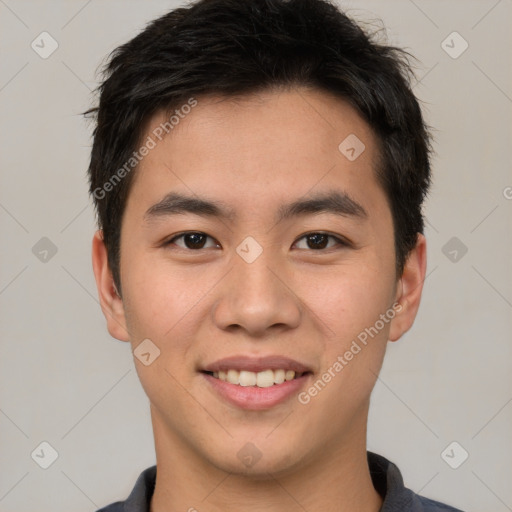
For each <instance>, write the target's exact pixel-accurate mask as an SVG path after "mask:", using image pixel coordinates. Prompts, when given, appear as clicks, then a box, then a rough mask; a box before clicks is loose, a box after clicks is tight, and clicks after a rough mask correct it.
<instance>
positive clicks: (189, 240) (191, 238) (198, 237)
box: [164, 231, 219, 250]
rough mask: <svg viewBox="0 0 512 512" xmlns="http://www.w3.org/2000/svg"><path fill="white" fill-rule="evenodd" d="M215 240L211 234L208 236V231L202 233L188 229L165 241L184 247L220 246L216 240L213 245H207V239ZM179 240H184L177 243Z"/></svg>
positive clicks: (167, 243) (166, 243) (203, 247)
mask: <svg viewBox="0 0 512 512" xmlns="http://www.w3.org/2000/svg"><path fill="white" fill-rule="evenodd" d="M208 238H209V239H210V240H214V239H213V238H212V237H211V236H208V235H207V234H206V233H201V232H200V231H188V232H186V233H181V234H180V235H176V236H175V237H173V238H171V239H170V240H167V242H165V244H164V245H165V246H167V245H171V244H175V245H177V246H178V247H181V248H182V249H192V250H197V249H205V248H209V247H219V244H218V243H216V242H214V243H213V245H210V246H207V245H206V241H207V239H208ZM177 240H182V243H177Z"/></svg>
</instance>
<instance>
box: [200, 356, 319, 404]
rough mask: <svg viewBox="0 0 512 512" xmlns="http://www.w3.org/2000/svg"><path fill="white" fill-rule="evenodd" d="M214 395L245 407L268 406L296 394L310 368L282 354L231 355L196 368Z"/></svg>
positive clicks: (311, 373) (302, 385) (310, 374)
mask: <svg viewBox="0 0 512 512" xmlns="http://www.w3.org/2000/svg"><path fill="white" fill-rule="evenodd" d="M200 374H202V375H203V377H204V378H205V379H206V382H207V383H208V384H209V386H210V388H209V389H210V390H212V391H213V393H214V395H215V396H216V397H217V398H220V399H221V400H222V401H224V402H227V403H228V404H230V405H232V406H233V405H234V406H235V407H237V408H242V409H247V410H256V411H257V410H263V409H270V408H272V407H274V406H276V405H278V404H281V403H284V402H286V401H287V400H289V399H290V398H291V397H292V396H294V395H296V394H297V393H299V392H300V391H301V390H302V389H303V388H304V387H305V386H306V384H307V382H308V381H309V378H310V377H311V376H312V375H313V371H312V369H311V368H309V367H307V366H305V365H304V364H302V363H299V362H298V361H295V360H292V359H289V358H286V357H282V356H269V357H256V358H255V357H247V356H235V357H230V358H225V359H222V360H219V361H217V362H215V363H212V364H211V365H208V366H206V367H204V368H202V369H200Z"/></svg>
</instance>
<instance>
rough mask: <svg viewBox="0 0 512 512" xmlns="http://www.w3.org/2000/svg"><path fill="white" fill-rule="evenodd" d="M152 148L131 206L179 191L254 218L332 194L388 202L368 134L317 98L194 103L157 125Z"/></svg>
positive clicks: (293, 94)
mask: <svg viewBox="0 0 512 512" xmlns="http://www.w3.org/2000/svg"><path fill="white" fill-rule="evenodd" d="M186 105H194V106H193V107H189V106H187V107H186V108H185V106H186ZM149 139H151V141H153V142H154V147H153V148H152V149H151V150H150V151H149V152H148V154H147V156H145V157H144V158H143V159H142V161H141V162H140V164H139V167H138V168H137V170H136V171H135V175H134V180H133V183H132V191H131V192H130V196H129V200H130V197H135V198H136V199H137V200H140V201H142V202H144V203H149V202H153V203H154V202H155V200H157V199H159V198H161V197H163V196H164V195H165V194H166V193H167V192H169V190H171V189H176V190H179V191H182V192H184V193H187V194H188V195H200V196H204V195H205V192H207V195H210V196H213V197H217V198H220V199H223V200H224V199H225V200H226V201H225V202H227V203H229V204H232V205H234V207H235V209H236V205H238V206H239V207H241V208H242V207H243V208H245V209H252V211H253V212H254V211H255V210H257V209H258V208H260V209H261V208H265V205H266V203H268V201H271V200H272V199H275V200H276V201H282V200H284V198H285V196H287V197H288V198H289V199H292V198H294V197H298V196H304V195H307V194H308V191H313V192H314V191H320V190H322V191H326V190H329V189H332V188H342V189H343V190H345V191H347V192H348V193H349V195H351V192H352V193H355V194H363V195H364V192H365V191H366V193H367V195H369V196H372V194H373V196H374V197H373V200H375V199H376V197H375V193H378V192H379V191H380V195H381V197H380V200H382V199H385V198H383V196H382V191H381V190H380V187H379V186H378V184H377V181H376V178H375V172H374V169H375V167H376V165H377V161H378V153H377V146H376V141H375V136H374V134H373V133H372V131H371V129H370V127H369V126H368V125H367V123H366V122H365V121H364V120H363V119H362V118H361V117H360V116H359V115H358V113H357V112H356V111H355V109H354V108H352V107H351V106H350V105H349V104H348V103H346V102H345V101H343V100H341V99H339V98H335V97H333V96H332V95H329V94H326V93H324V92H321V91H318V90H304V89H297V90H290V91H280V92H264V93H258V94H254V95H251V96H243V97H236V98H234V97H220V96H208V97H197V98H194V99H193V102H191V101H190V100H189V101H185V102H184V103H183V104H182V105H181V106H180V105H178V106H176V107H175V109H174V111H173V112H171V113H165V112H163V111H161V112H158V113H157V114H156V115H155V116H153V118H152V119H151V120H150V121H149V122H148V124H147V126H146V129H145V131H144V134H143V136H142V138H141V140H142V142H144V141H148V140H149ZM152 145H153V144H152ZM378 189H379V190H378ZM352 195H353V194H352Z"/></svg>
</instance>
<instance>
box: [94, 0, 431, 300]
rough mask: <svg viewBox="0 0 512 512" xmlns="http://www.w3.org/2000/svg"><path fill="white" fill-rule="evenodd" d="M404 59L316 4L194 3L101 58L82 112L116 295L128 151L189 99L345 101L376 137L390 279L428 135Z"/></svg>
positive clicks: (404, 251) (409, 229) (408, 241)
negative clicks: (154, 121) (92, 103)
mask: <svg viewBox="0 0 512 512" xmlns="http://www.w3.org/2000/svg"><path fill="white" fill-rule="evenodd" d="M409 57H412V56H411V55H410V54H409V53H408V52H406V51H405V50H404V49H401V48H397V47H393V46H389V45H386V44H382V43H379V42H377V41H375V40H374V35H371V34H368V33H367V32H366V31H365V30H364V29H363V28H362V27H361V26H360V25H358V24H357V23H356V22H355V21H353V20H352V19H351V18H350V17H348V16H347V15H346V14H344V13H343V12H341V11H340V9H339V8H338V7H337V6H336V5H335V4H333V3H330V2H329V1H327V0H199V1H197V2H194V3H192V4H188V5H187V7H180V8H177V9H174V10H172V11H170V12H168V13H167V14H165V15H163V16H161V17H159V18H158V19H155V20H153V21H152V22H150V23H149V24H148V25H147V26H146V28H145V29H144V30H143V31H142V32H140V33H139V34H138V35H137V36H136V37H134V38H133V39H131V40H130V41H128V42H127V43H125V44H123V45H122V46H119V47H118V48H116V49H115V50H113V51H112V52H111V54H110V55H109V59H108V61H107V62H106V64H105V65H104V68H103V81H102V82H101V83H100V85H99V86H98V88H97V93H98V94H99V103H98V106H97V107H94V108H91V109H89V110H88V111H87V112H85V113H84V114H85V115H86V116H87V115H90V114H92V115H93V116H94V117H95V121H96V124H95V128H94V133H93V139H94V140H93V145H92V151H91V160H90V165H89V168H88V177H89V184H90V187H89V192H90V194H91V195H92V197H93V201H94V205H95V209H96V213H97V221H98V226H99V228H100V229H102V230H103V237H104V241H105V245H106V247H107V252H108V261H109V265H110V268H111V271H112V276H113V280H114V284H115V286H116V288H117V290H118V291H119V293H121V282H120V233H121V222H122V217H123V212H124V208H125V205H126V201H127V197H128V193H129V191H130V186H131V183H132V179H133V174H134V172H133V171H132V172H130V171H131V168H133V170H135V169H136V164H137V162H136V161H135V160H134V159H133V155H134V151H136V149H137V147H139V145H140V144H141V139H142V137H143V136H144V129H145V127H146V125H147V123H148V122H149V120H150V119H151V118H152V117H153V115H155V114H157V113H158V112H162V111H165V112H167V113H170V112H172V110H173V109H175V108H176V107H179V106H180V105H184V104H187V103H190V100H191V98H199V97H201V96H206V95H212V94H213V95H221V96H226V97H230V96H233V97H234V96H243V95H249V94H252V93H258V92H262V91H268V90H270V91H272V90H282V89H288V88H289V89H291V88H293V87H297V86H299V87H306V88H313V89H316V90H320V91H325V92H327V93H330V94H334V95H335V96H337V97H339V98H340V99H342V100H345V101H346V102H347V103H348V104H350V105H351V106H352V107H354V108H355V109H356V110H357V112H358V113H359V115H361V116H362V118H363V119H364V120H365V121H366V122H367V123H368V124H369V126H370V128H371V129H372V131H373V133H374V134H375V135H376V139H377V141H378V149H379V163H378V165H377V169H375V171H376V176H377V179H378V181H379V183H380V184H381V186H382V187H383V190H384V191H385V193H386V197H387V199H388V202H389V206H390V210H391V213H392V216H393V226H394V235H395V252H396V270H397V274H398V275H401V274H402V271H403V267H404V264H405V261H406V258H407V255H408V254H409V252H410V251H411V249H412V248H413V247H414V246H415V244H416V241H417V235H418V233H423V226H424V225H423V215H422V211H421V209H422V204H423V201H424V198H425V196H426V194H427V191H428V188H429V186H430V153H431V144H430V141H431V135H430V133H429V129H428V127H427V125H426V124H425V122H424V119H423V116H422V113H421V108H420V105H419V103H418V100H417V99H416V97H415V95H414V93H413V91H412V86H411V82H412V80H411V78H412V77H413V76H414V72H413V70H412V66H411V64H410V59H409ZM194 101H197V100H195V99H194ZM340 142H341V141H340ZM130 159H132V160H130ZM129 161H130V162H131V164H130V166H129V167H127V165H126V163H127V162H129ZM122 169H124V172H122V171H121V170H122Z"/></svg>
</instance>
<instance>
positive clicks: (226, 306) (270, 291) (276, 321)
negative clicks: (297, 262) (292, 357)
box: [212, 251, 301, 337]
mask: <svg viewBox="0 0 512 512" xmlns="http://www.w3.org/2000/svg"><path fill="white" fill-rule="evenodd" d="M233 263H234V266H233V268H232V269H231V271H230V272H229V273H228V274H227V276H226V279H224V280H223V281H222V286H220V287H218V293H219V297H218V299H217V300H216V301H215V303H214V306H213V308H212V314H213V321H214V323H215V324H216V325H217V327H219V328H220V329H223V330H231V331H235V330H237V329H240V330H244V331H246V332H247V334H249V335H251V336H254V337H261V336H264V335H266V334H268V332H269V331H270V330H274V331H275V330H276V329H277V330H279V329H282V330H286V329H292V328H296V327H297V326H298V325H299V323H300V319H301V307H300V304H301V303H300V300H299V298H298V297H297V295H295V293H294V291H293V283H291V282H290V278H289V275H291V274H290V273H286V272H285V271H284V268H283V265H278V264H277V263H276V261H275V260H273V261H272V259H271V255H267V254H266V251H263V253H262V254H261V255H260V256H259V257H258V258H257V259H256V260H255V261H253V262H252V263H248V262H246V261H245V260H244V259H243V258H241V257H239V256H238V255H235V257H234V262H233ZM287 276H288V277H287Z"/></svg>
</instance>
